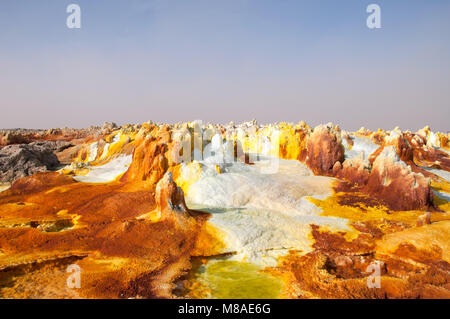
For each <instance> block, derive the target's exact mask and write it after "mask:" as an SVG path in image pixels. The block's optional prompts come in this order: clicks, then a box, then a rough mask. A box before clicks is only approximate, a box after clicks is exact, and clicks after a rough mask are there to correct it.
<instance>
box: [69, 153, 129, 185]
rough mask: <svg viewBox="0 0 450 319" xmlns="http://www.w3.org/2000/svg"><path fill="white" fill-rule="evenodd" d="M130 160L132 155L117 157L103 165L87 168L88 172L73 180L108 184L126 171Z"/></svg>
mask: <svg viewBox="0 0 450 319" xmlns="http://www.w3.org/2000/svg"><path fill="white" fill-rule="evenodd" d="M132 159H133V156H132V155H126V156H118V157H116V158H114V159H112V160H111V161H109V162H108V163H106V164H104V165H100V166H91V167H88V168H89V169H90V170H89V172H88V173H87V174H86V175H78V176H74V177H73V178H74V179H75V180H76V181H78V182H83V183H109V182H112V181H114V180H115V179H116V178H117V177H119V176H120V175H122V174H123V173H125V172H126V171H127V169H128V167H129V166H130V164H131V161H132Z"/></svg>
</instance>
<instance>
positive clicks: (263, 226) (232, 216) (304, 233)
mask: <svg viewBox="0 0 450 319" xmlns="http://www.w3.org/2000/svg"><path fill="white" fill-rule="evenodd" d="M211 162H212V159H207V160H205V161H204V162H202V165H203V166H202V172H201V176H200V178H199V180H198V181H197V182H195V183H194V184H192V185H191V186H190V187H189V189H188V190H187V192H186V201H187V203H188V206H189V207H192V208H197V209H203V210H207V211H209V212H211V213H212V217H211V218H210V219H209V220H208V222H209V223H211V224H212V225H213V226H214V227H216V228H217V229H218V230H220V231H221V233H223V234H224V236H225V238H224V241H225V243H226V248H225V249H224V251H222V253H227V252H234V253H235V255H234V257H233V259H236V260H241V261H243V260H245V261H247V262H251V263H256V264H260V265H264V266H274V265H275V264H276V257H277V256H280V255H284V254H286V253H287V251H288V250H290V249H299V250H302V251H303V252H305V253H306V252H308V251H310V250H311V242H310V233H311V226H310V225H311V224H316V225H326V226H328V227H329V228H331V229H334V230H349V228H348V226H347V220H345V219H341V218H333V217H323V216H320V209H319V208H318V207H317V206H315V205H314V204H312V203H311V202H310V201H309V200H308V199H307V197H309V196H311V197H316V198H326V197H328V196H329V195H331V193H332V191H331V186H332V183H333V181H334V179H332V178H329V177H323V176H314V175H313V174H312V172H311V171H310V170H309V169H308V167H306V166H305V165H304V164H302V163H300V162H298V161H292V160H279V169H278V172H277V173H275V174H263V173H261V172H262V170H261V167H260V166H261V165H262V164H261V163H259V162H257V163H255V165H246V164H243V163H240V162H234V163H229V164H223V165H221V173H220V174H219V173H217V171H216V170H215V169H214V168H212V167H211ZM190 167H193V168H192V169H194V167H195V166H185V167H184V168H183V169H185V170H189V169H190ZM183 174H185V175H186V176H189V173H188V172H184V173H183ZM194 175H195V174H194Z"/></svg>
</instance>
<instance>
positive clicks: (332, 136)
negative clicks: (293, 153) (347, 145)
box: [306, 124, 345, 175]
mask: <svg viewBox="0 0 450 319" xmlns="http://www.w3.org/2000/svg"><path fill="white" fill-rule="evenodd" d="M344 152H345V151H344V146H343V145H342V143H341V137H340V134H339V133H338V132H336V130H335V129H334V128H333V127H332V126H331V125H329V124H328V125H319V126H317V127H315V128H314V131H313V132H312V134H311V135H310V137H309V139H308V142H307V157H306V164H307V165H308V166H309V168H311V170H312V171H313V172H314V173H315V174H317V175H328V174H330V173H331V172H332V169H333V166H334V165H335V164H336V162H340V163H342V162H343V161H344Z"/></svg>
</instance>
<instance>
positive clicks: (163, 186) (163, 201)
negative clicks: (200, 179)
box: [155, 172, 190, 219]
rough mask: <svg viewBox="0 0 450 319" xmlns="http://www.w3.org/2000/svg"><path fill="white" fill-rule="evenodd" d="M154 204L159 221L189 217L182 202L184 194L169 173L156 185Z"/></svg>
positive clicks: (184, 203)
mask: <svg viewBox="0 0 450 319" xmlns="http://www.w3.org/2000/svg"><path fill="white" fill-rule="evenodd" d="M155 202H156V210H158V211H160V212H161V219H165V218H173V217H175V218H177V219H178V218H189V217H190V213H189V209H188V208H187V206H186V202H185V200H184V192H183V190H182V189H181V187H178V186H177V184H176V183H175V182H174V181H173V175H172V173H171V172H167V173H166V174H164V176H163V178H161V180H160V181H159V182H158V184H157V185H156V192H155Z"/></svg>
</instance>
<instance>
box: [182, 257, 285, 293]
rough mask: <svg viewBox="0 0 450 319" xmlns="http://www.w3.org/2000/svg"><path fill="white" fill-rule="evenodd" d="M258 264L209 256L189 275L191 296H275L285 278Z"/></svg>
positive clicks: (280, 289)
mask: <svg viewBox="0 0 450 319" xmlns="http://www.w3.org/2000/svg"><path fill="white" fill-rule="evenodd" d="M261 270H262V268H261V267H260V266H257V265H255V264H251V263H246V262H240V261H234V260H220V259H219V260H214V259H213V260H210V261H209V262H208V263H207V264H205V265H201V266H200V267H198V268H197V269H196V271H195V273H194V274H193V275H192V277H191V279H190V286H191V288H190V289H188V290H187V295H188V296H189V297H191V298H205V297H206V298H212V299H276V298H280V294H281V291H282V289H283V282H282V281H281V280H280V279H279V278H276V277H274V276H272V275H270V274H269V273H267V272H263V271H261Z"/></svg>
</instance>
